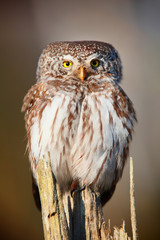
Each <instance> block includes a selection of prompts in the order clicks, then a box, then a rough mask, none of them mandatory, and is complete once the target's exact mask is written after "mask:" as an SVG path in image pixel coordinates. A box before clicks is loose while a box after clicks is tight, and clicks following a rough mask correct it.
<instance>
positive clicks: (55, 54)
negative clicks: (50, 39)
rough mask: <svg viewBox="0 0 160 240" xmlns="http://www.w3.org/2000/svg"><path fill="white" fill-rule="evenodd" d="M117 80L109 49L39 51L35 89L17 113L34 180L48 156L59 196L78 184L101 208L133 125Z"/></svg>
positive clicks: (77, 46)
mask: <svg viewBox="0 0 160 240" xmlns="http://www.w3.org/2000/svg"><path fill="white" fill-rule="evenodd" d="M93 60H94V62H93V64H92V61H93ZM65 62H67V65H68V66H69V67H68V66H66V65H65V64H64V63H65ZM121 78H122V66H121V61H120V57H119V55H118V53H117V51H116V50H115V49H114V47H113V46H111V45H110V44H107V43H103V42H94V41H83V42H56V43H51V44H49V45H48V46H47V47H46V48H45V49H44V51H43V53H42V55H41V57H40V60H39V63H38V68H37V83H36V84H35V85H33V87H32V88H31V89H30V90H29V92H28V93H27V95H26V96H25V98H24V104H23V107H22V111H24V112H25V123H26V129H27V134H28V149H29V158H30V161H31V168H32V171H33V176H34V178H35V180H36V174H35V171H36V167H37V164H38V161H39V159H40V157H42V156H43V155H45V154H48V152H49V154H50V158H51V166H52V171H53V173H54V175H55V177H56V179H57V181H58V182H59V184H60V186H61V188H62V189H63V191H68V190H69V189H71V186H72V184H73V182H78V184H79V185H80V186H81V187H82V186H86V185H89V186H92V187H93V188H94V189H95V190H96V191H99V192H100V193H101V195H102V202H103V204H104V203H105V201H107V200H108V199H109V198H110V197H111V195H112V194H113V192H114V189H115V186H116V184H117V182H118V180H119V178H120V177H121V175H122V172H123V168H124V164H125V161H126V159H127V156H128V152H129V143H130V141H131V139H132V132H133V126H134V123H135V122H136V115H135V111H134V108H133V105H132V102H131V101H130V99H129V98H128V97H127V95H126V94H125V92H124V91H123V90H122V88H121V87H120V86H119V82H120V80H121Z"/></svg>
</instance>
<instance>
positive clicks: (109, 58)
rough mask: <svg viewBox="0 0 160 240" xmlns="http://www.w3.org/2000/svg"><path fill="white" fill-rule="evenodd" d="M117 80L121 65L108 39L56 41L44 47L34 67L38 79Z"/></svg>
mask: <svg viewBox="0 0 160 240" xmlns="http://www.w3.org/2000/svg"><path fill="white" fill-rule="evenodd" d="M93 77H94V79H96V80H97V81H106V79H108V78H110V79H112V80H114V81H117V82H119V81H120V80H121V77H122V66H121V61H120V57H119V55H118V53H117V51H116V50H115V49H114V48H113V47H112V46H111V45H110V44H107V43H103V42H95V41H88V42H87V41H82V42H55V43H51V44H49V45H48V46H47V47H46V49H45V50H44V51H43V53H42V55H41V57H40V60H39V64H38V69H37V78H38V79H37V80H38V81H42V80H47V79H49V78H52V79H53V78H55V79H57V78H58V79H66V80H67V79H68V80H69V79H73V80H75V81H81V82H86V81H89V80H90V79H92V78H93Z"/></svg>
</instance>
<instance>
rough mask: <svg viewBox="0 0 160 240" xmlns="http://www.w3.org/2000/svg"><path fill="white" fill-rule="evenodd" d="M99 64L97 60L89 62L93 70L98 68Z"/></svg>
mask: <svg viewBox="0 0 160 240" xmlns="http://www.w3.org/2000/svg"><path fill="white" fill-rule="evenodd" d="M99 64H100V62H99V60H98V59H93V60H92V61H91V66H92V67H94V68H97V67H98V66H99Z"/></svg>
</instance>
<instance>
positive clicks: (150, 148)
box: [0, 0, 160, 240]
mask: <svg viewBox="0 0 160 240" xmlns="http://www.w3.org/2000/svg"><path fill="white" fill-rule="evenodd" d="M159 12H160V1H158V0H157V1H156V0H155V1H152V0H141V1H139V0H115V1H109V0H102V1H98V0H92V1H87V0H81V1H75V0H72V1H69V0H68V1H62V0H58V1H55V2H54V1H53V0H52V1H51V0H44V1H42V0H41V1H40V0H28V1H27V0H26V1H22V0H19V1H8V2H7V1H5V3H2V1H1V6H0V83H1V85H0V86H1V88H0V89H1V93H0V97H1V101H0V104H1V105H0V106H1V107H0V111H1V115H0V126H1V130H0V136H1V137H0V141H1V142H0V146H1V151H0V154H1V162H0V164H1V165H0V239H16V240H20V239H24V240H29V239H39V240H40V239H43V233H42V224H41V215H40V213H39V212H38V210H37V209H36V207H35V205H34V202H33V198H32V192H31V177H30V166H29V163H28V157H27V154H25V146H26V139H25V129H24V120H23V114H21V105H22V100H23V97H24V95H25V94H26V92H27V90H28V89H29V88H30V87H31V85H32V84H33V83H34V82H35V71H36V65H37V61H38V58H39V55H40V53H41V51H42V49H43V48H44V46H45V45H46V44H48V43H49V42H51V41H57V40H100V41H106V42H109V43H111V44H113V45H114V46H115V47H116V48H117V49H118V50H119V53H120V55H121V59H122V62H123V66H124V79H123V82H122V87H123V88H124V90H125V91H126V92H127V94H128V95H129V96H130V98H131V99H132V101H133V102H134V105H135V108H136V110H137V116H138V120H139V123H138V124H137V126H136V128H135V134H134V137H133V142H132V147H131V152H130V155H131V156H132V157H133V158H134V167H135V169H134V171H135V187H136V192H135V193H136V208H137V219H138V225H139V235H140V239H145V240H146V239H158V237H157V236H158V232H159V224H160V221H159V214H160V204H159V202H160V174H159V171H160V161H159V156H160V154H159V153H160V143H159V136H160V127H159V124H160V107H159V105H160V79H159V75H160V61H159V58H160V44H159V43H160V14H159ZM128 172H129V163H127V165H126V167H125V170H124V174H123V177H122V179H121V181H120V182H119V184H118V186H117V189H116V192H115V194H114V196H113V198H112V199H111V200H110V202H109V203H108V204H107V205H106V206H105V208H104V214H105V218H106V220H107V219H108V218H110V219H111V225H112V227H113V226H114V225H117V226H120V225H121V223H122V219H125V220H126V228H127V231H128V232H129V234H130V235H131V229H130V213H129V173H128ZM151 236H152V237H151Z"/></svg>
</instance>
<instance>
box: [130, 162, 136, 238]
mask: <svg viewBox="0 0 160 240" xmlns="http://www.w3.org/2000/svg"><path fill="white" fill-rule="evenodd" d="M130 212H131V226H132V235H133V240H137V239H138V234H137V220H136V208H135V193H134V178H133V159H132V158H130Z"/></svg>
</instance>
